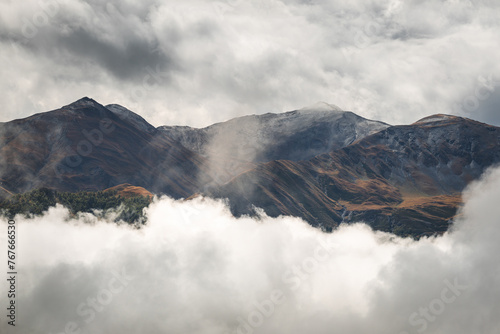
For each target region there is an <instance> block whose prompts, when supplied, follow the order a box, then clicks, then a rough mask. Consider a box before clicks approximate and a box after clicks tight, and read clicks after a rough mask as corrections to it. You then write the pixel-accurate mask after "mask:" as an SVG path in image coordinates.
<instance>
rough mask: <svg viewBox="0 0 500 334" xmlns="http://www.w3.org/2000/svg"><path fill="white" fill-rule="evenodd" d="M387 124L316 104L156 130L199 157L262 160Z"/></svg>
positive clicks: (325, 148) (347, 139)
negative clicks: (207, 123)
mask: <svg viewBox="0 0 500 334" xmlns="http://www.w3.org/2000/svg"><path fill="white" fill-rule="evenodd" d="M389 126H390V125H389V124H386V123H383V122H378V121H372V120H368V119H365V118H363V117H360V116H358V115H356V114H354V113H352V112H349V111H343V110H341V109H340V108H339V107H336V106H333V105H330V104H327V103H324V102H320V103H317V104H315V105H313V106H310V107H306V108H302V109H298V110H294V111H289V112H284V113H279V114H274V113H267V114H262V115H249V116H243V117H237V118H233V119H231V120H229V121H226V122H221V123H216V124H213V125H210V126H208V127H205V128H202V129H196V128H191V127H186V126H161V127H159V128H158V129H159V130H160V131H162V132H163V133H164V134H165V135H166V136H168V137H169V138H171V139H172V140H174V141H176V142H180V143H181V144H182V145H183V146H185V147H187V148H189V149H191V150H193V151H195V152H197V153H200V154H202V155H204V156H207V155H210V156H213V155H218V156H221V157H225V158H231V159H238V160H245V161H253V162H262V161H270V160H277V159H288V160H305V159H309V158H312V157H313V156H316V155H318V154H322V153H326V152H330V151H332V150H334V149H338V148H341V147H345V146H347V145H349V144H351V143H353V142H354V141H356V140H359V139H361V138H364V137H366V136H368V135H370V134H373V133H375V132H378V131H381V130H383V129H386V128H387V127H389Z"/></svg>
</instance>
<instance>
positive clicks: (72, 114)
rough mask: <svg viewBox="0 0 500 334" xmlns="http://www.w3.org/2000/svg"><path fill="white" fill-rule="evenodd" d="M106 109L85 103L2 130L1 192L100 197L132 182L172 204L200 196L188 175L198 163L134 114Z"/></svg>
mask: <svg viewBox="0 0 500 334" xmlns="http://www.w3.org/2000/svg"><path fill="white" fill-rule="evenodd" d="M110 109H111V110H110ZM110 109H108V108H106V107H104V106H102V105H100V104H99V103H97V102H95V101H94V100H92V99H89V98H83V99H80V100H78V101H76V102H74V103H72V104H70V105H67V106H64V107H62V108H60V109H57V110H53V111H50V112H46V113H40V114H36V115H33V116H31V117H28V118H25V119H19V120H14V121H11V122H7V123H3V124H1V125H0V181H1V186H2V187H3V188H4V189H5V190H6V191H9V192H13V193H21V192H25V191H29V190H31V189H35V188H41V187H47V188H52V189H55V190H59V191H80V190H103V189H106V188H109V187H113V186H116V185H119V184H122V183H130V184H133V185H136V186H141V187H144V188H147V189H148V190H150V191H152V192H155V193H166V194H169V195H170V196H173V197H176V198H179V197H187V196H189V195H191V194H192V193H193V192H196V191H198V190H199V187H198V184H197V182H196V179H195V177H193V175H204V170H207V167H206V166H205V159H204V158H202V157H201V156H199V155H198V154H196V153H194V152H192V151H190V150H188V149H186V148H184V147H183V146H182V145H180V144H178V143H175V142H173V141H171V140H170V139H168V138H166V137H165V136H162V135H161V134H160V133H159V131H158V130H157V129H156V128H155V127H153V126H151V125H150V124H148V123H147V122H146V121H145V120H143V119H142V118H140V117H139V116H138V115H135V114H133V113H132V114H130V113H131V112H130V113H128V112H126V111H125V110H123V109H124V108H123V109H121V110H120V111H119V112H117V108H116V107H112V108H110ZM112 110H113V111H112ZM130 116H133V117H132V118H130Z"/></svg>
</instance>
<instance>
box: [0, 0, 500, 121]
mask: <svg viewBox="0 0 500 334" xmlns="http://www.w3.org/2000/svg"><path fill="white" fill-rule="evenodd" d="M498 17H500V3H499V2H498V1H494V0H477V1H465V0H449V1H437V0H436V1H411V0H409V1H397V0H373V1H361V0H351V1H333V0H330V1H314V0H291V1H278V0H256V1H244V0H234V1H229V0H227V1H225V0H221V1H201V0H183V1H179V0H175V1H174V0H165V1H160V0H145V1H120V2H117V1H110V2H107V3H106V2H104V1H98V0H87V1H83V0H40V1H39V0H25V1H22V2H19V1H10V0H3V1H2V2H1V3H0V44H1V45H0V62H1V64H2V67H1V68H2V76H1V78H0V99H1V100H2V102H3V103H2V111H1V116H0V121H8V120H11V119H13V118H19V117H25V116H28V115H31V114H33V113H35V112H40V111H46V110H51V109H55V108H59V107H61V106H63V105H65V104H69V103H71V102H73V101H75V100H77V99H79V98H81V97H83V96H89V97H92V98H94V99H95V100H97V101H98V102H100V103H102V104H109V103H118V104H121V105H123V106H125V107H127V108H129V109H131V110H133V111H135V112H137V113H139V114H141V115H142V116H143V117H145V118H146V119H147V120H148V121H149V122H151V123H152V124H153V125H156V126H157V125H163V124H165V125H192V126H206V125H209V124H211V123H214V122H217V121H223V120H227V119H229V118H232V117H235V116H242V115H245V114H253V113H256V114H260V113H266V112H282V111H288V110H294V109H298V108H301V107H303V106H307V105H311V104H314V103H316V102H317V101H325V102H328V103H332V104H335V105H338V106H339V107H341V108H343V109H345V110H352V111H354V112H356V113H358V114H360V115H362V116H365V117H368V118H373V119H378V120H382V121H385V122H388V123H391V124H401V123H410V122H414V121H416V120H418V119H420V118H422V117H424V116H427V115H430V114H434V113H451V114H457V115H464V116H467V117H470V118H473V119H477V120H480V121H483V122H488V123H492V124H496V125H500V113H499V112H498V110H499V105H500V93H499V90H500V89H499V87H498V86H499V84H498V83H499V82H500V63H499V62H498V55H499V54H500V44H499V41H500V36H499V35H500V27H499V24H500V23H499V20H498Z"/></svg>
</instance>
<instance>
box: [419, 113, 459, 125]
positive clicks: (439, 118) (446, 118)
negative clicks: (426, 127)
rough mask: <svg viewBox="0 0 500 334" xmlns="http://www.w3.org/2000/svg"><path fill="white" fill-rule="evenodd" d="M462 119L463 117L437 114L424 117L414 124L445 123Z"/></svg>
mask: <svg viewBox="0 0 500 334" xmlns="http://www.w3.org/2000/svg"><path fill="white" fill-rule="evenodd" d="M459 119H462V117H458V116H453V115H446V114H436V115H431V116H427V117H424V118H422V119H420V120H418V121H416V122H415V123H413V124H423V123H435V122H444V121H456V120H459Z"/></svg>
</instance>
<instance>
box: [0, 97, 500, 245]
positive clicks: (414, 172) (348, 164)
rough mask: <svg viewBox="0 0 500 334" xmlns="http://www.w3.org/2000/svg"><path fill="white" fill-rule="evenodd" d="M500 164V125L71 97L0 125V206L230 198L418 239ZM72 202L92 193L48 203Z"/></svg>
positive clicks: (319, 221)
mask: <svg viewBox="0 0 500 334" xmlns="http://www.w3.org/2000/svg"><path fill="white" fill-rule="evenodd" d="M499 163H500V128H499V127H496V126H492V125H488V124H484V123H481V122H478V121H475V120H472V119H468V118H464V117H458V116H453V115H444V114H435V115H432V116H428V117H425V118H423V119H421V120H418V121H416V122H414V123H412V124H407V125H390V124H386V123H383V122H380V121H376V120H369V119H366V118H363V117H361V116H359V115H356V114H355V113H353V112H350V111H345V110H342V109H341V108H338V107H336V106H334V105H330V104H327V103H319V104H316V105H313V106H311V107H307V108H302V109H297V110H292V111H289V112H284V113H278V114H274V113H266V114H259V115H247V116H242V117H237V118H233V119H231V120H227V121H225V122H221V123H216V124H212V125H210V126H207V127H205V128H192V127H188V126H158V127H155V126H153V125H151V124H150V123H148V122H147V121H146V120H145V119H143V118H142V117H141V116H139V115H137V114H135V113H134V112H132V111H130V110H128V109H126V108H124V107H122V106H119V105H116V104H111V105H107V106H104V105H101V104H99V103H98V102H96V101H94V100H92V99H90V98H82V99H80V100H78V101H76V102H74V103H71V104H69V105H66V106H63V107H61V108H59V109H56V110H52V111H49V112H44V113H39V114H35V115H32V116H30V117H27V118H24V119H17V120H13V121H10V122H6V123H0V198H4V199H5V200H7V201H4V202H3V204H2V205H3V206H4V209H5V210H6V212H7V213H10V214H15V213H16V212H26V213H32V214H38V213H40V212H42V211H43V210H44V209H46V208H47V207H48V205H54V204H55V203H61V204H63V205H65V206H67V207H68V208H69V209H70V210H71V211H72V212H75V213H77V212H86V211H88V210H97V209H100V210H106V209H109V208H117V207H119V206H120V205H122V204H123V203H129V202H130V205H132V207H134V205H133V201H132V200H131V199H129V198H131V197H134V196H135V195H140V196H146V197H151V196H153V195H159V196H162V195H166V196H169V197H171V198H173V199H178V200H179V199H190V198H194V197H197V196H206V197H211V198H220V199H227V200H228V204H229V207H230V210H231V212H232V213H233V214H234V215H235V216H237V217H238V216H242V215H254V214H258V212H257V211H256V210H255V208H260V209H262V210H263V211H264V212H265V213H266V214H267V215H268V216H271V217H278V216H280V215H287V216H295V217H300V218H302V219H304V220H305V221H306V222H308V223H309V224H311V225H312V226H315V227H318V228H321V229H324V230H327V231H330V230H333V229H335V228H337V227H338V226H339V225H340V224H351V223H357V222H363V223H366V224H368V225H370V226H371V227H372V228H373V229H375V230H380V231H386V232H392V233H395V234H398V235H402V236H408V235H411V236H415V237H420V236H426V235H434V234H441V233H444V232H446V231H447V230H448V229H449V227H450V226H451V225H452V224H453V222H454V221H455V220H456V215H457V212H458V211H457V210H458V209H459V208H460V206H461V203H462V192H463V191H464V189H466V187H467V186H468V185H469V184H470V183H471V182H472V181H474V180H478V179H479V178H480V177H481V175H482V174H483V173H484V172H485V171H486V170H487V169H488V168H490V167H491V166H495V165H497V164H499ZM41 188H47V189H53V190H55V191H57V192H59V193H57V194H58V195H51V196H53V197H54V198H52V197H50V196H48V195H47V197H48V198H47V199H45V198H42V199H33V200H32V203H30V198H32V197H30V196H34V195H35V194H37V193H34V194H32V193H28V194H25V195H17V196H18V197H16V196H14V194H23V193H26V192H31V191H33V190H35V189H41ZM106 189H108V190H116V191H118V194H119V195H120V196H122V197H123V198H121V199H120V198H119V197H113V196H112V195H111V194H100V193H99V192H100V191H104V190H106ZM80 192H96V193H95V194H89V193H87V194H86V195H84V194H85V193H82V194H81V197H82V198H81V199H79V200H76V199H73V200H71V201H70V200H69V199H65V198H64V196H62V195H59V194H60V193H67V194H68V195H66V196H68V197H71V198H72V197H73V196H76V197H78V196H80V195H78V194H80ZM12 196H14V197H12ZM23 196H27V197H26V200H23V198H24V197H23ZM40 196H42V195H40ZM100 196H104V197H100ZM106 196H107V197H106ZM123 205H125V204H123ZM139 207H140V205H139ZM139 219H140V218H139ZM129 220H132V219H129Z"/></svg>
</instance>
